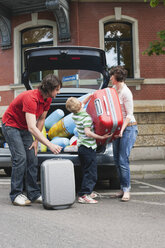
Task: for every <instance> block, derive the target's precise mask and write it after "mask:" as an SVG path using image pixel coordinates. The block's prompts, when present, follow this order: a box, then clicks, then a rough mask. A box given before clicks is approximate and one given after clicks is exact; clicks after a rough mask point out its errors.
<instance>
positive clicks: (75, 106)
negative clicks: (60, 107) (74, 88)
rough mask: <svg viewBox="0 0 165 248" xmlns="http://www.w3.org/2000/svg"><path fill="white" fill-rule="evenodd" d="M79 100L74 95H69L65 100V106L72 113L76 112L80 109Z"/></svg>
mask: <svg viewBox="0 0 165 248" xmlns="http://www.w3.org/2000/svg"><path fill="white" fill-rule="evenodd" d="M81 106H82V104H81V102H80V101H79V100H78V99H77V98H76V97H69V98H68V100H67V101H66V108H67V110H68V111H70V112H72V113H74V114H75V113H77V112H79V111H80V109H81Z"/></svg>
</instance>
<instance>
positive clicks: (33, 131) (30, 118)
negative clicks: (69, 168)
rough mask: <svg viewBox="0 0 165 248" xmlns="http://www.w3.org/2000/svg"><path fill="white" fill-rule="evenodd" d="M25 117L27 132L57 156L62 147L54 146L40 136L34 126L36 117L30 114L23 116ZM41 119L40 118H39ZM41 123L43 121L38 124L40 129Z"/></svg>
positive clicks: (39, 132) (40, 133)
mask: <svg viewBox="0 0 165 248" xmlns="http://www.w3.org/2000/svg"><path fill="white" fill-rule="evenodd" d="M25 117H26V122H27V126H28V130H29V132H30V133H31V134H32V135H33V136H34V137H35V138H36V139H37V140H38V141H40V142H41V143H42V144H44V145H45V146H47V147H49V149H50V150H51V151H52V152H53V153H55V154H57V153H59V152H60V151H61V149H62V147H60V146H58V145H54V144H52V143H51V142H50V141H49V140H48V139H47V138H45V137H44V135H43V134H42V132H41V131H40V130H39V128H38V127H37V126H36V125H37V122H36V116H35V115H34V114H30V113H26V114H25ZM41 119H42V118H41ZM42 123H43V119H42V120H41V122H39V126H40V128H41V127H42Z"/></svg>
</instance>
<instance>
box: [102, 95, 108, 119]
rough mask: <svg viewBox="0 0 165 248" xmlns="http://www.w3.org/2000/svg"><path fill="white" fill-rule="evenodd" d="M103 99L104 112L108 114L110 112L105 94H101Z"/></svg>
mask: <svg viewBox="0 0 165 248" xmlns="http://www.w3.org/2000/svg"><path fill="white" fill-rule="evenodd" d="M103 99H104V102H105V107H106V112H107V115H110V112H109V109H108V103H107V99H106V97H105V96H103Z"/></svg>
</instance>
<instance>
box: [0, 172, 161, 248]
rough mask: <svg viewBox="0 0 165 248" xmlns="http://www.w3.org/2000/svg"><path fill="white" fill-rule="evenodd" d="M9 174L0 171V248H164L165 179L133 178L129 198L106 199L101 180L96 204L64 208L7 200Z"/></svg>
mask: <svg viewBox="0 0 165 248" xmlns="http://www.w3.org/2000/svg"><path fill="white" fill-rule="evenodd" d="M9 190H10V178H7V177H5V176H4V175H1V176H0V248H29V247H32V248H78V247H79V248H82V247H83V248H94V247H95V248H151V247H152V248H164V247H165V235H164V234H165V179H150V180H148V179H145V180H136V179H134V180H132V197H131V201H130V202H129V203H123V202H120V201H119V200H118V199H110V195H112V194H113V193H114V191H112V190H109V189H108V184H107V183H106V182H100V183H99V184H98V185H97V188H96V190H97V191H98V192H99V193H100V199H99V203H98V204H97V205H92V204H91V205H83V204H79V203H77V202H76V203H75V204H74V205H73V206H72V207H71V208H70V209H66V210H45V209H43V207H42V205H40V204H32V205H31V206H28V207H16V206H13V205H11V203H10V200H9V197H8V193H9Z"/></svg>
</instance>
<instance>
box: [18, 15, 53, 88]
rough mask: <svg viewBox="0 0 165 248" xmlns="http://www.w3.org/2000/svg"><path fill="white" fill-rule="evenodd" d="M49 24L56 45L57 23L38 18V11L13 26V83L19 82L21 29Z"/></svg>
mask: <svg viewBox="0 0 165 248" xmlns="http://www.w3.org/2000/svg"><path fill="white" fill-rule="evenodd" d="M39 26H51V27H52V28H53V46H57V24H56V22H54V21H51V20H44V19H38V13H32V14H31V21H29V22H24V23H22V24H20V25H18V26H16V27H15V28H14V84H15V85H18V84H20V83H21V31H22V30H24V29H26V28H34V27H39Z"/></svg>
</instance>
